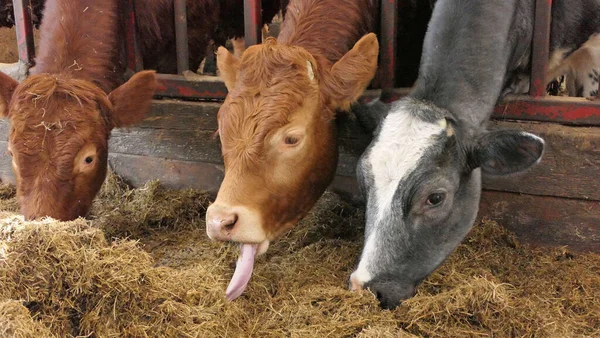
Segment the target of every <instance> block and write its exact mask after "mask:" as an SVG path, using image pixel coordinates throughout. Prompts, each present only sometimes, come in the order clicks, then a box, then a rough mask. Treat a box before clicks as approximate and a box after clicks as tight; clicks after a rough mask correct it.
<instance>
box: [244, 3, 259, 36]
mask: <svg viewBox="0 0 600 338" xmlns="http://www.w3.org/2000/svg"><path fill="white" fill-rule="evenodd" d="M261 23H262V7H261V0H244V37H245V40H246V48H248V47H250V46H252V45H256V44H258V43H260V42H261V41H262V27H261V25H260V24H261Z"/></svg>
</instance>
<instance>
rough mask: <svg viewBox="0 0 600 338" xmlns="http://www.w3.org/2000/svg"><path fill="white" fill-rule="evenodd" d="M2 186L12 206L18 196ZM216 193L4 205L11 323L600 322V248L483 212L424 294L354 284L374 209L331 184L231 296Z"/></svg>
mask: <svg viewBox="0 0 600 338" xmlns="http://www.w3.org/2000/svg"><path fill="white" fill-rule="evenodd" d="M13 195H14V190H13V189H11V188H7V187H1V188H0V198H2V199H3V200H2V201H1V202H0V208H4V209H10V210H15V209H14V208H15V206H16V204H15V202H14V198H12V196H13ZM208 203H209V201H208V198H207V196H206V195H205V194H203V193H201V192H198V191H192V190H186V191H179V192H176V191H169V190H167V189H164V188H162V187H161V186H160V185H159V184H158V183H157V182H151V183H149V184H147V185H146V186H144V187H142V188H139V189H129V188H127V187H126V186H125V185H124V184H123V183H122V182H119V180H118V179H117V178H116V177H114V176H110V177H109V178H108V180H107V183H106V184H105V186H104V188H103V191H102V193H101V195H100V196H99V199H98V200H97V202H96V204H95V206H94V210H93V213H92V215H91V216H90V220H89V221H84V220H77V221H74V222H68V223H57V222H53V221H51V220H42V221H37V222H23V221H22V219H21V218H20V217H19V216H16V215H15V214H14V213H11V212H4V213H1V212H0V336H1V337H52V336H55V337H73V336H77V335H80V336H90V337H325V336H330V337H356V336H359V337H402V336H406V337H410V336H412V335H416V336H426V337H473V336H491V335H493V336H494V337H522V336H526V337H530V336H536V337H574V336H580V337H583V336H590V337H593V336H598V335H600V302H599V300H600V256H598V255H579V254H572V253H569V252H568V251H567V250H565V249H560V248H558V249H554V250H545V251H540V250H532V249H530V248H527V247H525V246H523V245H520V244H519V243H517V242H516V241H515V239H514V237H513V236H512V235H511V234H509V233H508V232H506V231H505V230H504V229H503V228H501V227H499V226H498V225H497V224H495V223H493V222H483V223H481V224H478V225H477V226H476V227H475V229H474V230H473V231H472V233H471V234H470V236H469V238H468V239H467V240H466V241H465V242H464V244H463V245H461V246H460V247H459V248H458V250H457V251H456V252H455V253H454V254H453V255H452V257H451V258H450V259H449V260H448V261H447V262H446V263H445V264H444V265H443V266H442V267H441V268H440V269H439V270H438V271H436V272H435V273H434V274H433V275H432V276H431V277H430V278H428V279H427V280H426V281H425V282H424V284H423V285H422V287H421V288H420V290H419V293H418V295H417V296H416V297H414V298H413V299H411V300H409V301H407V302H406V303H404V304H403V305H402V306H401V307H400V308H399V309H397V310H395V311H382V310H380V309H379V307H378V304H377V300H376V299H375V298H374V296H373V295H371V294H370V293H368V292H363V293H354V292H350V291H347V288H346V284H347V278H348V276H349V274H350V272H351V271H352V268H353V266H354V264H355V262H356V259H357V256H358V254H359V252H360V246H361V242H362V224H363V216H362V210H360V209H356V208H353V207H352V206H350V205H348V204H346V203H344V202H343V201H341V200H340V199H339V198H338V197H337V196H335V195H333V194H330V193H327V194H326V195H325V196H324V197H323V198H322V199H321V201H320V202H319V204H318V205H317V207H316V208H315V210H314V211H313V212H312V213H311V214H310V216H309V217H307V218H306V219H305V220H304V221H303V222H302V223H301V224H300V225H299V226H297V227H296V228H295V229H294V230H293V231H292V232H291V233H289V234H288V235H287V236H286V237H285V238H283V239H281V240H280V241H278V242H276V243H274V244H273V245H272V246H271V248H270V249H269V251H268V253H267V254H266V256H265V257H262V258H261V259H259V260H258V261H257V264H256V267H255V271H254V276H253V278H252V280H251V281H250V285H249V287H248V289H247V290H246V292H245V294H244V295H242V296H241V297H240V298H238V299H237V300H235V301H234V302H227V301H226V300H225V288H226V286H227V283H228V281H229V278H230V277H231V275H232V273H233V267H234V264H235V260H236V258H237V252H238V251H237V247H236V246H234V245H229V244H225V245H223V244H220V243H212V242H209V241H208V239H207V237H206V235H205V229H204V223H203V217H204V212H205V209H206V207H207V205H208Z"/></svg>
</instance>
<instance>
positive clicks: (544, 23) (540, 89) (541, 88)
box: [529, 0, 552, 97]
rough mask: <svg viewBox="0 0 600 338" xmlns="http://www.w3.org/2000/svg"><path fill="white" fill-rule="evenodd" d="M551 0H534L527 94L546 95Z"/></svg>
mask: <svg viewBox="0 0 600 338" xmlns="http://www.w3.org/2000/svg"><path fill="white" fill-rule="evenodd" d="M551 12H552V0H536V3H535V21H534V28H533V41H534V43H533V48H532V52H531V81H530V83H531V85H530V88H529V95H531V96H534V97H542V96H545V95H546V85H547V83H546V74H547V73H548V58H549V49H550V20H551V18H552V13H551Z"/></svg>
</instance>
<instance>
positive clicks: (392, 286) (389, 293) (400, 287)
mask: <svg viewBox="0 0 600 338" xmlns="http://www.w3.org/2000/svg"><path fill="white" fill-rule="evenodd" d="M365 288H367V289H369V290H371V292H372V293H373V294H374V295H375V296H376V297H377V300H379V303H380V305H381V307H382V308H384V309H387V310H393V309H395V308H396V307H398V306H399V305H400V303H402V301H403V300H406V299H408V298H411V297H413V296H414V295H415V293H416V287H415V286H412V285H406V284H403V283H397V282H394V281H390V280H385V281H377V280H374V281H372V282H369V283H367V284H365Z"/></svg>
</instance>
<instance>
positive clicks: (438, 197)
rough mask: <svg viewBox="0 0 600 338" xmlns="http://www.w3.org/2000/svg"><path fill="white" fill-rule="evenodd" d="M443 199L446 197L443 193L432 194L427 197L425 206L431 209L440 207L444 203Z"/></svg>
mask: <svg viewBox="0 0 600 338" xmlns="http://www.w3.org/2000/svg"><path fill="white" fill-rule="evenodd" d="M444 197H446V196H445V195H444V194H443V193H439V192H436V193H433V194H431V195H429V197H427V205H430V206H432V207H435V206H438V205H440V204H441V203H442V202H443V201H444Z"/></svg>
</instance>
